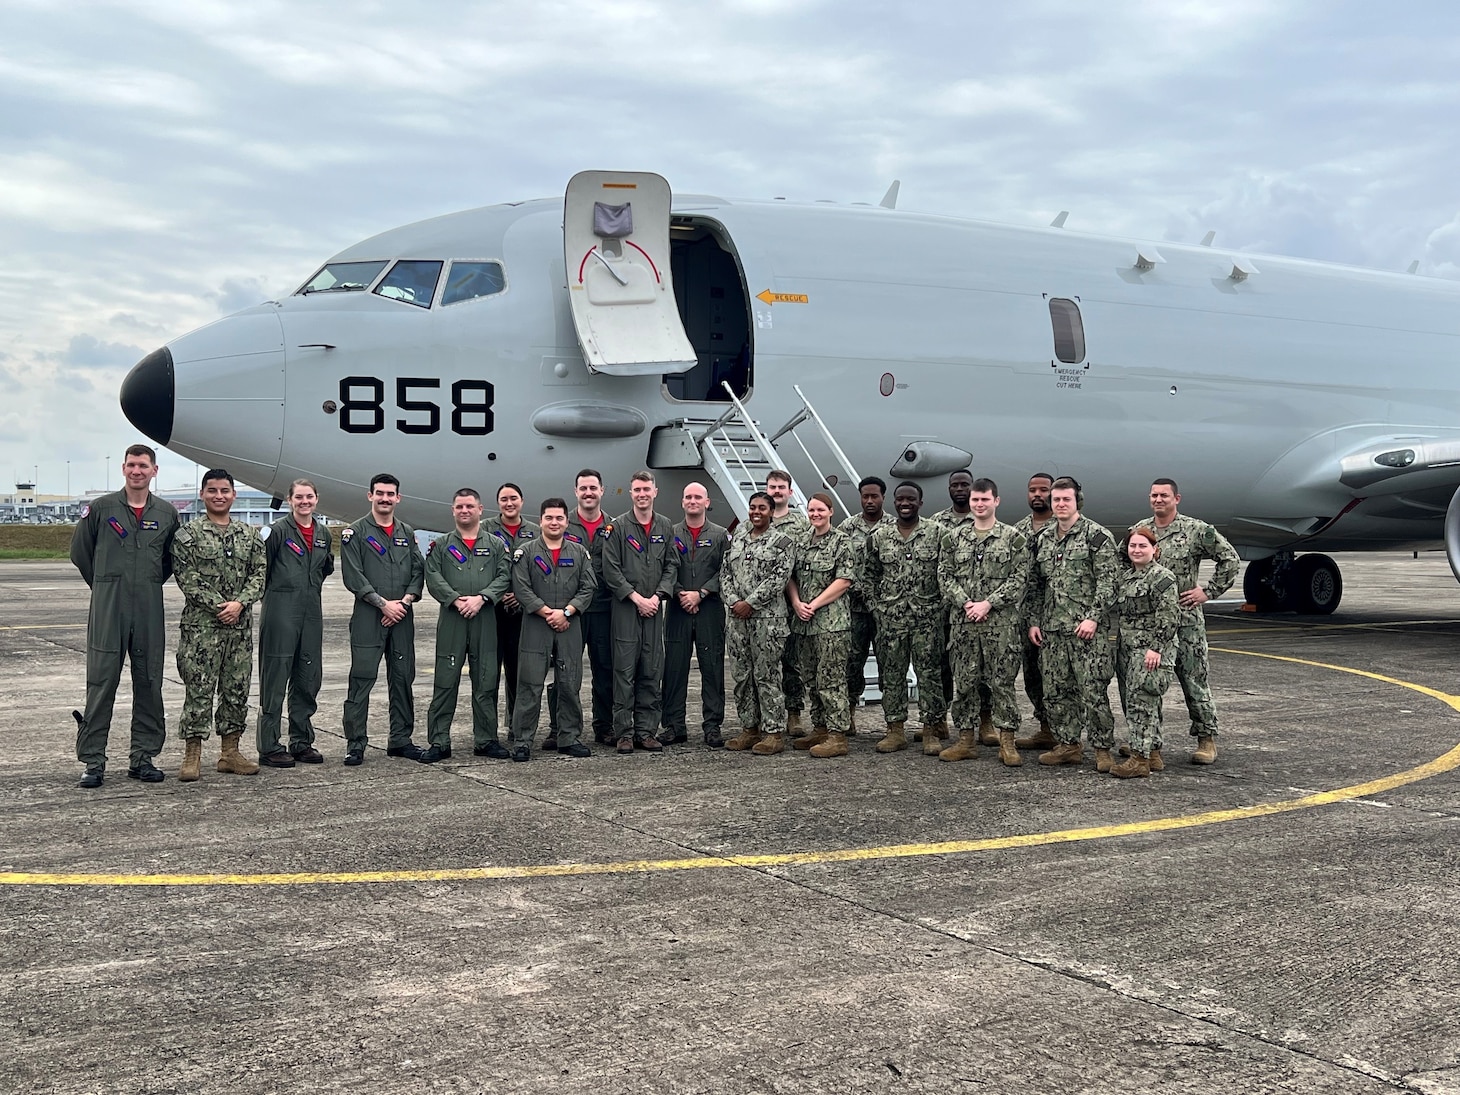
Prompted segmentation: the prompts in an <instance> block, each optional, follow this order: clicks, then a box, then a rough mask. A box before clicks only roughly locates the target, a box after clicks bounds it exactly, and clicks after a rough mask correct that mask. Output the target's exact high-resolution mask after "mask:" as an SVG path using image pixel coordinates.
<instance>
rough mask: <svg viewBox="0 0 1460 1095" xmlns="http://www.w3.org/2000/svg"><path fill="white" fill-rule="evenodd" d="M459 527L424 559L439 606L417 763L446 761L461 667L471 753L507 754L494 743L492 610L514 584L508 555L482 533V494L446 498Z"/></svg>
mask: <svg viewBox="0 0 1460 1095" xmlns="http://www.w3.org/2000/svg"><path fill="white" fill-rule="evenodd" d="M451 516H452V518H453V519H455V521H456V528H455V529H454V530H453V531H451V532H449V533H447V534H446V535H445V536H441V537H438V538H437V539H435V540H433V541H431V550H430V551H428V552H427V553H426V588H427V589H428V590H429V591H430V593H431V596H432V597H435V598H436V600H438V601H439V602H441V612H440V613H439V614H438V615H437V617H436V678H435V685H434V686H433V690H432V693H431V707H430V710H429V711H427V713H426V743H427V745H428V746H429V748H428V749H427V750H426V753H425V755H424V756H422V757H421V760H423V761H425V762H426V763H427V764H434V763H435V762H436V761H438V760H445V759H446V758H448V757H450V756H451V720H452V719H453V718H454V717H455V716H456V697H457V693H458V692H459V691H460V690H461V666H462V662H463V661H465V662H468V663H469V664H470V665H471V725H472V743H473V750H472V751H473V752H474V753H475V754H476V755H477V756H479V757H495V758H497V759H501V758H504V757H506V756H507V750H506V749H504V748H503V747H502V743H501V742H500V741H498V740H497V612H496V605H497V603H498V602H499V601H501V599H502V595H503V594H504V593H506V592H507V589H508V587H509V586H510V584H511V581H512V563H511V559H510V557H509V556H508V554H507V549H506V548H505V547H503V545H502V542H501V541H500V540H498V539H497V538H496V537H495V536H486V535H483V533H482V496H481V495H480V494H478V493H477V492H476V491H474V490H472V489H471V488H470V487H462V488H461V489H460V490H459V491H457V492H456V494H455V495H454V496H453V497H452V499H451Z"/></svg>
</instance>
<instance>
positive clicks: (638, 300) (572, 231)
mask: <svg viewBox="0 0 1460 1095" xmlns="http://www.w3.org/2000/svg"><path fill="white" fill-rule="evenodd" d="M670 198H671V195H670V191H669V183H668V182H666V181H665V180H664V179H663V178H662V177H661V176H659V175H652V174H648V173H646V172H639V171H580V172H578V174H576V175H574V176H573V177H572V179H570V180H569V181H568V192H567V194H566V195H565V196H564V199H563V258H564V260H565V264H566V267H567V273H568V299H569V300H570V301H571V303H572V309H573V326H574V328H575V329H576V330H577V332H578V344H579V345H580V346H581V347H582V348H583V360H584V361H585V362H587V364H588V368H589V371H591V372H596V373H607V374H609V375H610V376H659V375H662V374H664V373H682V372H686V371H688V370H689V369H692V368H694V367H695V364H696V357H695V351H694V347H693V346H691V345H690V341H689V338H688V336H686V335H685V332H684V325H683V324H682V323H681V322H680V319H679V308H678V306H677V305H676V304H675V300H674V282H673V279H672V278H671V276H670V266H669V206H670Z"/></svg>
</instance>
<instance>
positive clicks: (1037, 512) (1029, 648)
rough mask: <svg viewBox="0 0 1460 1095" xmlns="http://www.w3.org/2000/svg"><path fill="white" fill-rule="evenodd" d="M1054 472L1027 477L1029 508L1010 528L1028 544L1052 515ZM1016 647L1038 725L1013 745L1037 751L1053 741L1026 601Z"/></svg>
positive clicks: (1037, 650)
mask: <svg viewBox="0 0 1460 1095" xmlns="http://www.w3.org/2000/svg"><path fill="white" fill-rule="evenodd" d="M1053 483H1054V476H1052V475H1050V474H1049V472H1047V471H1037V472H1035V473H1034V474H1033V475H1031V476H1030V477H1029V487H1028V497H1029V512H1028V513H1027V514H1025V515H1024V516H1023V517H1021V518H1019V520H1018V521H1017V522H1016V523H1015V525H1014V531H1015V532H1017V533H1019V535H1021V536H1023V537H1024V540H1025V542H1026V543H1027V544H1029V546H1030V547H1031V548H1032V547H1033V546H1034V534H1035V533H1037V532H1038V531H1039V530H1040V529H1042V528H1044V526H1045V525H1047V524H1049V522H1050V521H1051V520H1052V519H1053V516H1054V515H1053V514H1052V513H1051V511H1050V508H1049V488H1050V485H1051V484H1053ZM1019 633H1020V647H1021V648H1022V652H1023V673H1024V694H1025V695H1026V696H1028V697H1029V702H1030V704H1032V705H1033V707H1034V718H1035V721H1036V722H1038V723H1039V729H1038V730H1036V731H1035V732H1034V733H1033V734H1030V735H1029V736H1028V737H1027V738H1015V739H1014V747H1015V748H1016V749H1038V750H1040V751H1041V752H1042V751H1043V750H1046V749H1053V748H1054V747H1055V745H1056V744H1058V743H1057V742H1056V741H1055V740H1054V735H1053V734H1052V733H1050V730H1049V716H1048V715H1047V714H1046V713H1045V710H1044V678H1043V677H1041V676H1040V674H1039V647H1037V646H1035V645H1034V644H1033V643H1032V642H1030V641H1029V605H1028V604H1027V602H1026V604H1025V607H1024V626H1023V627H1021V628H1020V629H1019Z"/></svg>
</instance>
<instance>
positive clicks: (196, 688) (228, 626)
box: [172, 468, 268, 783]
mask: <svg viewBox="0 0 1460 1095" xmlns="http://www.w3.org/2000/svg"><path fill="white" fill-rule="evenodd" d="M199 497H201V498H202V500H203V508H204V510H205V514H204V516H203V518H202V519H201V520H198V521H191V522H189V523H188V524H186V525H184V526H183V527H182V528H180V529H178V532H177V537H176V539H174V540H173V544H172V555H173V564H174V567H175V573H176V577H177V585H178V588H179V589H181V590H182V591H183V598H184V603H183V611H182V637H181V639H180V640H179V641H178V644H177V672H178V676H180V677H182V681H183V685H184V686H185V687H186V689H187V693H186V697H185V698H184V700H183V713H182V718H181V719H180V720H179V723H178V732H179V733H180V734H181V735H182V739H183V744H184V749H185V752H184V754H183V763H182V769H181V771H179V772H178V775H177V778H178V779H179V780H182V781H183V782H184V783H191V782H193V781H194V780H196V779H197V778H198V777H199V775H200V774H201V769H202V761H203V742H204V741H206V740H207V738H208V733H209V731H210V729H212V727H213V723H214V714H213V697H214V696H217V697H218V712H217V729H218V738H219V740H220V741H221V743H222V746H223V752H222V755H221V756H220V757H219V758H218V771H220V772H231V773H233V774H234V775H239V776H252V775H255V774H257V772H258V770H259V766H258V765H257V764H255V763H254V762H253V761H251V760H249V759H248V758H247V757H244V756H243V755H242V754H240V753H239V751H238V743H239V739H241V738H242V737H243V730H244V727H245V726H246V725H247V724H248V686H249V683H250V682H251V681H252V680H253V616H252V613H251V611H250V610H251V609H252V608H253V606H254V605H255V604H257V603H258V601H259V599H260V598H261V597H263V595H264V580H265V579H266V578H267V576H268V560H267V559H266V558H265V556H264V542H263V540H261V539H260V538H259V530H258V529H256V528H254V527H253V526H252V525H250V524H248V523H246V522H244V521H235V520H233V517H232V511H233V500H234V498H236V497H237V491H236V489H235V487H234V484H233V476H231V475H229V474H228V472H227V471H225V470H224V469H223V468H210V469H209V470H208V471H205V472H204V473H203V487H202V490H201V492H200V494H199Z"/></svg>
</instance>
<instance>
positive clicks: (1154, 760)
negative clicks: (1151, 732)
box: [1148, 746, 1166, 772]
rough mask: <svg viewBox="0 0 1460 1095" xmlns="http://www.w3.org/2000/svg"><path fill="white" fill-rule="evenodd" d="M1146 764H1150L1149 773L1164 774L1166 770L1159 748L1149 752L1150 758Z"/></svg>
mask: <svg viewBox="0 0 1460 1095" xmlns="http://www.w3.org/2000/svg"><path fill="white" fill-rule="evenodd" d="M1148 763H1149V764H1150V766H1151V771H1153V772H1164V771H1165V770H1166V762H1165V761H1164V760H1162V759H1161V749H1160V747H1159V746H1157V747H1156V748H1155V749H1152V750H1151V756H1150V760H1149V761H1148Z"/></svg>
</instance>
